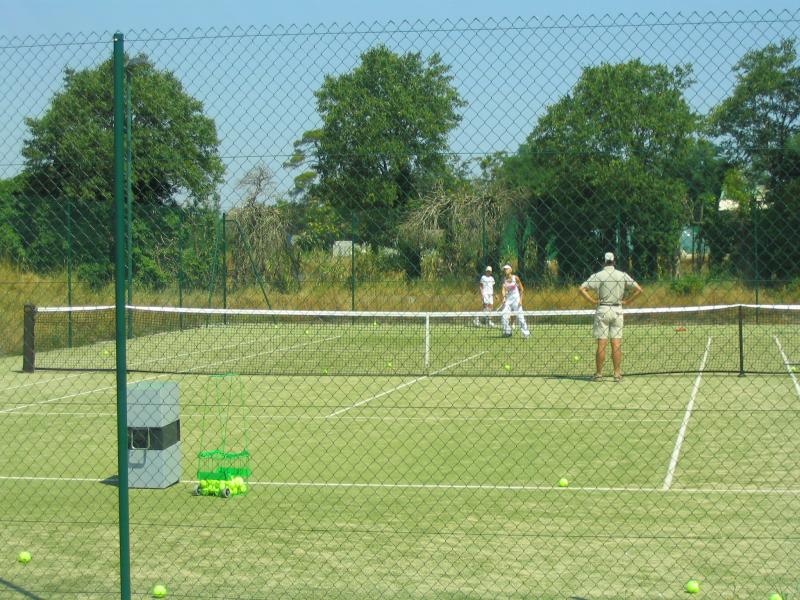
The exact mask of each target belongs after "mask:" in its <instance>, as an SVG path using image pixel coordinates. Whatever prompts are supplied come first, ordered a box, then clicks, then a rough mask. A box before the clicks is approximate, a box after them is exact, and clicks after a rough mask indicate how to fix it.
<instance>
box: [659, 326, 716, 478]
mask: <svg viewBox="0 0 800 600" xmlns="http://www.w3.org/2000/svg"><path fill="white" fill-rule="evenodd" d="M712 339H713V338H712V337H711V336H709V337H708V342H707V343H706V351H705V353H704V354H703V360H702V361H700V370H699V372H698V373H697V377H696V378H695V380H694V385H693V386H692V395H691V397H690V398H689V404H687V405H686V412H685V413H684V414H683V421H682V422H681V428H680V430H679V431H678V438H677V439H676V440H675V447H674V448H673V449H672V456H671V457H670V459H669V467H667V475H666V477H664V485H663V486H662V488H661V489H663V490H664V491H665V492H666V491H669V488H670V487H671V486H672V478H673V477H674V476H675V469H676V468H677V467H678V459H679V458H680V456H681V446H682V445H683V440H684V438H685V437H686V428H687V427H688V426H689V419H690V418H691V416H692V410H694V402H695V400H696V399H697V392H698V391H699V390H700V381H701V380H702V378H703V369H705V368H706V361H707V360H708V351H709V350H711V340H712Z"/></svg>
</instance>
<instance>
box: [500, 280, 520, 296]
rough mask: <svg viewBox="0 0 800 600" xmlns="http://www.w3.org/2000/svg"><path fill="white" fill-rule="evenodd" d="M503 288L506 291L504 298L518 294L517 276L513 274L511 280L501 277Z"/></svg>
mask: <svg viewBox="0 0 800 600" xmlns="http://www.w3.org/2000/svg"><path fill="white" fill-rule="evenodd" d="M503 289H505V291H506V298H511V297H513V296H519V286H518V285H517V276H516V275H514V276H513V277H512V278H511V281H509V280H508V279H503Z"/></svg>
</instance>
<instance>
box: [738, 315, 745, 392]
mask: <svg viewBox="0 0 800 600" xmlns="http://www.w3.org/2000/svg"><path fill="white" fill-rule="evenodd" d="M739 377H744V307H743V306H742V305H741V304H740V305H739Z"/></svg>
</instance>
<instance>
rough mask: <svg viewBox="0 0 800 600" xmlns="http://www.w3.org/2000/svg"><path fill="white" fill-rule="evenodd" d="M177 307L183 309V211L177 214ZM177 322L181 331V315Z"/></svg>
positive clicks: (181, 314)
mask: <svg viewBox="0 0 800 600" xmlns="http://www.w3.org/2000/svg"><path fill="white" fill-rule="evenodd" d="M178 307H179V308H183V211H181V212H180V213H178ZM178 321H179V323H180V328H181V331H183V313H180V314H179V316H178Z"/></svg>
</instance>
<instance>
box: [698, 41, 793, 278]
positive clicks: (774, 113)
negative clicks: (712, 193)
mask: <svg viewBox="0 0 800 600" xmlns="http://www.w3.org/2000/svg"><path fill="white" fill-rule="evenodd" d="M797 58H798V57H797V50H796V43H795V40H784V41H782V42H780V43H778V44H768V45H767V46H766V47H764V48H762V49H759V50H753V51H750V52H747V53H746V54H745V55H744V56H743V57H742V59H741V60H740V61H739V62H738V63H737V64H736V66H735V67H734V72H735V73H736V85H735V87H734V89H733V92H732V93H731V95H730V97H728V98H726V99H725V100H724V101H722V102H721V103H720V105H719V106H717V107H716V108H715V109H714V111H713V112H712V114H711V116H710V123H711V125H712V128H713V131H714V132H715V133H716V134H718V135H719V136H720V137H721V138H722V141H723V144H724V147H725V149H726V151H727V153H728V156H729V158H730V160H731V161H732V162H734V163H735V164H737V165H738V166H739V167H740V168H742V169H744V171H745V173H746V174H747V176H748V179H749V180H750V187H751V188H752V189H755V190H758V189H759V188H760V189H762V190H763V193H759V195H761V196H763V198H760V199H757V198H755V197H752V198H751V204H752V208H753V210H752V214H751V219H750V222H749V223H748V229H749V230H750V235H749V236H748V237H747V238H746V239H752V244H753V246H754V247H753V248H752V251H751V252H748V253H747V254H749V255H750V256H752V259H751V260H752V263H753V265H752V268H751V269H750V271H751V272H752V273H753V276H754V277H757V278H758V279H763V280H767V281H770V280H772V281H775V282H781V281H787V280H790V279H792V278H794V277H797V276H798V275H800V247H798V244H797V243H796V242H795V239H796V235H797V231H798V228H800V195H799V194H798V190H800V143H798V140H800V66H799V65H798V60H797ZM740 212H741V211H740ZM737 239H738V240H739V241H740V242H741V241H743V239H742V238H741V237H739V238H737ZM738 254H740V255H745V252H744V251H741V250H740V251H739V252H738Z"/></svg>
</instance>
